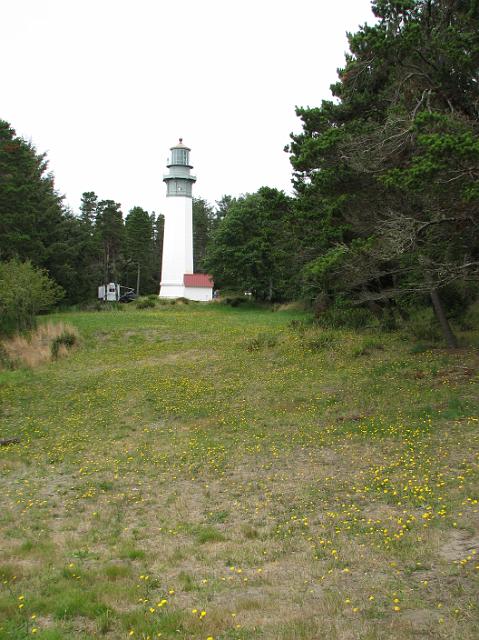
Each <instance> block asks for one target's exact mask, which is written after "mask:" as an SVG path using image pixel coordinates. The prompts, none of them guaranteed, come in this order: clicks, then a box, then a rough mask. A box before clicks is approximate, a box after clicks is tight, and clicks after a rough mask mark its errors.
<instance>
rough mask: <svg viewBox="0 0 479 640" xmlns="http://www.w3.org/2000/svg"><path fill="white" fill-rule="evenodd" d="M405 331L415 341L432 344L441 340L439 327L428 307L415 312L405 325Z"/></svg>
mask: <svg viewBox="0 0 479 640" xmlns="http://www.w3.org/2000/svg"><path fill="white" fill-rule="evenodd" d="M406 331H407V332H408V334H409V335H411V336H412V337H413V338H416V340H421V341H426V342H433V343H434V342H439V341H440V340H441V339H442V332H441V327H440V326H439V323H438V321H437V319H436V316H435V315H434V311H433V310H432V309H431V308H430V307H429V308H424V309H418V310H417V311H415V312H414V314H413V315H412V316H411V318H410V320H409V322H407V324H406Z"/></svg>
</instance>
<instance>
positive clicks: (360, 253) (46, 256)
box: [0, 0, 479, 345]
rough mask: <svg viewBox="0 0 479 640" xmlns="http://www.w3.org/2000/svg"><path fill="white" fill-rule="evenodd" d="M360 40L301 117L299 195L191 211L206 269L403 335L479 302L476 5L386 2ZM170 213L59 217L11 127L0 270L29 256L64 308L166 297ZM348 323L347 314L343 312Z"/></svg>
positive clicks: (197, 251)
mask: <svg viewBox="0 0 479 640" xmlns="http://www.w3.org/2000/svg"><path fill="white" fill-rule="evenodd" d="M372 9H373V12H374V15H375V17H376V21H375V23H374V25H373V26H367V25H365V26H363V27H361V28H360V29H359V30H358V32H357V33H355V34H350V35H349V47H350V51H349V53H348V54H347V56H346V61H345V66H344V68H343V69H341V70H340V71H339V73H338V81H337V82H336V83H335V84H334V85H333V86H332V87H331V89H332V93H333V95H334V98H335V99H334V100H332V101H323V102H322V104H321V106H319V107H316V108H309V107H308V108H298V109H297V115H298V116H299V118H300V119H301V121H302V131H301V132H300V133H297V134H291V142H290V144H289V145H288V146H287V147H286V151H287V152H288V153H289V154H290V158H291V163H292V167H293V184H294V195H293V196H292V197H289V196H286V195H285V194H284V193H283V192H281V191H278V190H277V189H272V188H269V187H262V188H261V189H259V190H258V191H257V192H256V193H253V194H247V195H243V196H241V197H238V198H232V197H230V196H224V197H223V198H222V199H221V200H220V201H219V202H217V203H216V205H215V206H214V207H213V206H211V205H210V204H209V203H208V202H206V201H205V200H202V199H195V200H194V203H193V204H194V206H193V219H194V257H195V271H209V272H210V273H212V274H213V276H214V280H215V285H216V287H217V288H220V289H235V290H238V291H249V292H251V294H252V295H253V296H254V297H255V298H256V299H259V300H269V301H281V300H293V299H297V298H302V299H306V300H309V301H310V302H312V303H313V304H314V305H315V307H316V309H317V311H318V312H321V313H323V314H328V313H335V312H336V313H337V312H341V313H342V314H343V317H345V316H347V315H348V314H349V316H350V317H352V316H354V314H355V313H357V312H358V310H360V311H361V310H362V311H363V312H367V313H369V314H374V315H375V316H376V318H378V319H379V321H381V322H382V323H383V325H384V326H386V325H389V326H393V325H394V324H395V323H396V322H397V320H398V318H403V319H404V318H405V317H407V315H408V314H409V313H410V310H411V309H414V308H418V307H421V306H424V305H426V304H431V303H432V305H433V308H434V311H435V313H436V316H437V318H438V320H439V321H440V323H441V326H442V328H443V332H444V335H445V336H446V338H447V340H448V342H449V344H450V345H454V343H455V342H454V341H455V339H454V336H453V335H452V333H451V332H450V328H449V323H448V317H450V316H451V315H453V314H456V315H457V314H460V313H464V312H465V310H466V309H467V307H468V306H469V305H470V303H471V302H473V301H474V299H475V298H476V297H477V290H478V275H479V233H478V226H479V123H478V116H479V3H478V2H477V1H476V0H375V1H373V2H372ZM162 235H163V217H162V216H161V215H158V216H156V215H155V214H150V213H148V212H146V211H144V210H143V209H142V208H141V207H134V208H133V209H132V210H131V211H130V212H129V213H128V214H127V215H126V217H125V218H124V217H123V213H122V211H121V208H120V205H119V204H117V203H116V202H115V201H114V200H99V198H98V197H97V195H96V194H95V193H93V192H85V193H84V194H83V198H82V202H81V206H80V211H79V215H73V214H72V213H71V212H69V211H67V210H66V209H65V208H64V206H63V205H62V200H61V197H60V196H59V195H58V194H57V193H56V191H55V189H54V184H53V178H52V176H51V175H50V174H48V172H47V164H46V161H45V157H44V156H43V155H41V154H38V153H37V152H36V150H35V149H34V147H33V146H32V145H31V144H29V143H27V142H25V141H24V140H22V139H20V138H18V137H16V136H15V132H14V131H13V130H12V129H11V127H10V126H9V125H8V124H7V123H5V122H0V260H1V261H7V260H9V259H10V258H18V259H20V260H30V261H31V262H32V264H33V265H36V266H37V267H41V268H43V269H45V270H46V271H47V272H48V273H49V274H50V276H51V277H52V278H53V279H54V280H55V282H56V283H58V284H59V285H60V286H61V287H62V288H63V289H64V290H65V292H66V294H65V300H66V301H67V302H69V303H72V302H79V301H83V300H87V299H89V298H91V297H93V296H94V293H95V291H96V287H97V285H98V284H100V283H103V282H105V281H109V280H114V281H120V282H121V283H122V284H124V285H126V286H131V287H132V288H134V289H138V290H139V291H140V292H141V293H145V294H147V293H153V292H157V291H158V285H159V281H160V277H161V273H160V270H161V249H162ZM337 317H339V316H338V315H337Z"/></svg>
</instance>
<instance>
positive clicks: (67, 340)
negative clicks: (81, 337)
mask: <svg viewBox="0 0 479 640" xmlns="http://www.w3.org/2000/svg"><path fill="white" fill-rule="evenodd" d="M77 341H78V334H77V333H76V332H74V331H71V330H68V329H65V330H64V331H63V333H61V334H60V335H59V336H56V338H54V339H53V341H52V343H51V345H50V351H51V354H52V359H53V360H57V359H58V356H59V355H60V352H61V348H62V347H64V348H65V350H66V351H68V349H71V348H72V347H73V346H74V345H75V344H76V343H77Z"/></svg>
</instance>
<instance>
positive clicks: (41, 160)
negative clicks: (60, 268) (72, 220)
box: [0, 120, 64, 267]
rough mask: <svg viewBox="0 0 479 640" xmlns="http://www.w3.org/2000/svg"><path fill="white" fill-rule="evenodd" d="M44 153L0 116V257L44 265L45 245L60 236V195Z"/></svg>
mask: <svg viewBox="0 0 479 640" xmlns="http://www.w3.org/2000/svg"><path fill="white" fill-rule="evenodd" d="M47 168H48V163H47V161H46V159H45V154H38V153H37V152H36V149H35V147H34V146H33V145H32V144H30V143H28V142H26V141H25V140H23V139H22V138H19V137H17V136H16V134H15V131H14V129H12V128H11V127H10V125H9V124H8V123H7V122H5V121H3V120H0V260H8V259H10V258H13V257H18V258H20V259H22V260H27V259H28V260H31V261H32V263H33V264H35V265H37V266H41V267H43V266H47V262H48V259H49V252H48V247H49V245H50V244H52V242H56V241H58V240H59V239H60V238H61V229H62V228H61V223H62V221H63V217H64V212H63V208H62V198H61V197H60V196H59V195H58V194H57V192H56V191H55V187H54V182H53V176H52V175H51V174H49V173H48V172H47Z"/></svg>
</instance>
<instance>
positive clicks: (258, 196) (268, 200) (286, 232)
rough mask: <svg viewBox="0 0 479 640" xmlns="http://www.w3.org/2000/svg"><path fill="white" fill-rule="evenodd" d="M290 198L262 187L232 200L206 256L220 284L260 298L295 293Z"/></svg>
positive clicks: (286, 296)
mask: <svg viewBox="0 0 479 640" xmlns="http://www.w3.org/2000/svg"><path fill="white" fill-rule="evenodd" d="M293 255H294V234H293V219H292V206H291V199H290V198H288V197H287V196H286V195H285V194H284V193H283V192H282V191H278V190H277V189H270V188H268V187H262V188H261V189H259V190H258V191H257V192H256V193H254V194H249V195H246V196H242V197H241V198H239V199H238V200H234V201H232V202H230V203H229V206H228V210H227V215H226V216H225V217H224V218H223V219H222V220H221V222H219V224H218V228H217V230H216V231H215V233H214V235H213V239H212V243H211V244H210V245H209V248H208V251H207V256H206V259H205V268H206V269H207V270H208V271H209V272H210V273H211V274H212V275H213V276H214V280H215V283H216V285H217V286H218V287H219V288H220V289H222V288H230V289H236V290H242V291H250V292H251V293H252V294H253V295H254V297H255V298H256V299H258V300H269V301H272V300H281V299H285V298H288V297H290V296H291V294H292V289H293V274H294V259H293V258H292V256H293Z"/></svg>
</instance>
